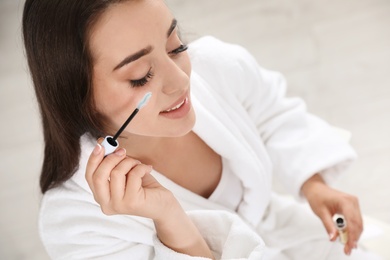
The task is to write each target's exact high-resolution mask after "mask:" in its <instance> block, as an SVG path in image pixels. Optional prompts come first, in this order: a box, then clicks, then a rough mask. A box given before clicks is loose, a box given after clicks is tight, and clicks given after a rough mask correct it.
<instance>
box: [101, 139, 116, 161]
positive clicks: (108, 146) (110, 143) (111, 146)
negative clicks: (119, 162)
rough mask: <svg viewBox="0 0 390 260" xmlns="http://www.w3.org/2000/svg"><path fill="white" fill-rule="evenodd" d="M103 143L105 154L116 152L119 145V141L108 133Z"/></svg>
mask: <svg viewBox="0 0 390 260" xmlns="http://www.w3.org/2000/svg"><path fill="white" fill-rule="evenodd" d="M101 145H102V146H103V147H104V156H107V155H109V154H112V153H113V152H115V150H116V148H118V146H119V142H118V141H117V140H114V138H113V137H112V136H109V135H108V136H106V137H105V138H104V140H103V142H102V144H101Z"/></svg>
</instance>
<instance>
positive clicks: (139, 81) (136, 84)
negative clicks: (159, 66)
mask: <svg viewBox="0 0 390 260" xmlns="http://www.w3.org/2000/svg"><path fill="white" fill-rule="evenodd" d="M152 77H153V73H152V72H151V69H150V70H149V71H148V73H147V74H146V75H145V77H143V78H141V79H134V80H130V84H131V86H132V87H143V86H145V85H146V83H148V82H149V80H150V79H151V78H152Z"/></svg>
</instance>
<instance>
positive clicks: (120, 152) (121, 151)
mask: <svg viewBox="0 0 390 260" xmlns="http://www.w3.org/2000/svg"><path fill="white" fill-rule="evenodd" d="M115 154H116V155H118V156H123V155H125V154H126V150H125V149H124V148H120V149H118V150H116V151H115Z"/></svg>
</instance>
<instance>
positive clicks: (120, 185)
mask: <svg viewBox="0 0 390 260" xmlns="http://www.w3.org/2000/svg"><path fill="white" fill-rule="evenodd" d="M140 163H141V162H140V161H138V160H135V159H132V158H130V157H126V158H125V159H124V160H122V161H121V162H120V163H119V164H118V165H117V166H116V167H115V168H114V169H113V170H112V172H111V175H110V191H111V200H114V201H118V200H122V199H123V197H124V195H125V189H126V175H127V174H128V172H129V171H130V170H131V169H133V168H134V167H135V166H136V165H138V164H140Z"/></svg>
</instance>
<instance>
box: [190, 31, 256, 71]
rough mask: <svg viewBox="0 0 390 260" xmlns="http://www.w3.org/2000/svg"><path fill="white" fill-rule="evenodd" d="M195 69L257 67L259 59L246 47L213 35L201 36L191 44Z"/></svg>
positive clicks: (191, 54) (191, 55)
mask: <svg viewBox="0 0 390 260" xmlns="http://www.w3.org/2000/svg"><path fill="white" fill-rule="evenodd" d="M189 55H190V58H191V62H192V66H193V67H194V69H195V70H196V69H201V68H205V67H207V69H213V68H214V69H219V70H221V69H222V70H224V69H227V70H229V69H234V70H237V69H238V68H243V67H253V66H255V67H257V66H258V65H257V61H256V60H255V58H254V57H253V56H252V55H251V54H250V53H249V52H248V50H247V49H245V48H244V47H242V46H240V45H237V44H233V43H228V42H224V41H222V40H219V39H217V38H215V37H212V36H204V37H201V38H199V39H197V40H195V41H193V42H191V43H190V44H189Z"/></svg>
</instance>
